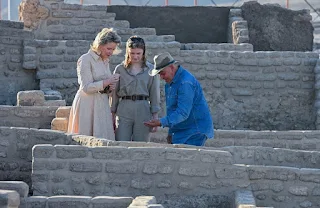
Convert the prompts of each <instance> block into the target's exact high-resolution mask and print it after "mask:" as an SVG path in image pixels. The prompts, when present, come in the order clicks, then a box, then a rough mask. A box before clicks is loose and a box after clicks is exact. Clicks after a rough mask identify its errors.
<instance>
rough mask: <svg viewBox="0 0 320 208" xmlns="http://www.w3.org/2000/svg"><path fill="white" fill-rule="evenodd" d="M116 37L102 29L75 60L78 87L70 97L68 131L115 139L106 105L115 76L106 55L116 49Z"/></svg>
mask: <svg viewBox="0 0 320 208" xmlns="http://www.w3.org/2000/svg"><path fill="white" fill-rule="evenodd" d="M120 42H121V38H120V36H119V35H118V34H117V33H116V31H114V30H113V29H109V28H104V29H102V31H101V32H99V33H98V34H97V36H96V38H95V40H94V41H93V43H92V45H91V48H90V50H89V51H88V53H86V54H84V55H82V56H81V57H80V58H79V60H78V63H77V74H78V82H79V84H80V87H79V90H78V92H77V94H76V96H75V98H74V100H73V103H72V108H71V111H70V116H69V124H68V133H77V134H82V135H89V136H95V137H100V138H106V139H110V140H114V139H115V135H114V129H113V121H112V116H111V111H110V107H109V95H108V94H109V93H110V91H112V90H114V89H115V86H116V83H117V82H118V81H119V75H112V73H111V71H110V68H109V58H110V56H111V55H112V54H113V53H114V52H115V51H116V50H119V49H118V45H119V44H120Z"/></svg>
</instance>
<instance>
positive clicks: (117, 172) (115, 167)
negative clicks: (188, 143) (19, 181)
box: [32, 145, 320, 208]
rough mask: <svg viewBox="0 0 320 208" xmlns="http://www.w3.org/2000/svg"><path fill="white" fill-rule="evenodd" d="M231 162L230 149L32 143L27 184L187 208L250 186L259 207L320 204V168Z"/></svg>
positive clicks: (45, 191)
mask: <svg viewBox="0 0 320 208" xmlns="http://www.w3.org/2000/svg"><path fill="white" fill-rule="evenodd" d="M232 163H233V161H232V156H231V154H230V153H229V152H225V151H215V150H203V149H202V150H195V149H173V148H120V147H94V148H88V147H84V146H70V145H69V146H66V145H56V146H52V145H37V146H35V147H34V148H33V173H32V184H33V189H34V195H38V196H39V195H61V194H62V195H72V194H76V195H89V196H96V195H99V194H107V195H110V196H113V195H117V196H125V195H131V196H132V195H133V196H136V195H154V196H156V198H157V200H158V201H159V203H161V204H163V206H165V207H174V204H173V203H174V200H177V199H179V198H180V199H181V201H182V202H183V203H184V204H183V205H184V206H183V207H186V208H188V207H201V204H195V202H194V201H196V203H200V202H202V203H204V202H203V200H207V201H206V203H210V202H211V203H212V204H209V206H218V207H225V208H227V207H231V204H229V203H230V202H231V199H232V196H231V195H232V194H233V193H234V191H235V190H236V189H239V188H240V187H241V188H244V189H252V190H253V193H254V195H255V197H256V199H257V205H259V206H274V207H285V208H289V207H294V206H296V205H298V204H300V205H301V206H303V204H306V203H307V204H311V206H314V207H317V206H319V205H320V204H319V200H318V197H319V194H320V193H319V187H318V178H319V176H320V171H319V169H298V168H288V167H272V166H270V167H268V166H251V165H233V164H232ZM201 196H202V198H201ZM208 196H211V197H213V196H216V198H215V200H211V201H210V200H208ZM206 197H207V198H206ZM191 202H194V203H193V204H192V205H191ZM194 205H196V206H194ZM207 205H208V204H207Z"/></svg>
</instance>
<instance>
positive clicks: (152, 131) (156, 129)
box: [150, 127, 158, 133]
mask: <svg viewBox="0 0 320 208" xmlns="http://www.w3.org/2000/svg"><path fill="white" fill-rule="evenodd" d="M157 131H158V127H153V128H151V131H150V132H151V133H155V132H157Z"/></svg>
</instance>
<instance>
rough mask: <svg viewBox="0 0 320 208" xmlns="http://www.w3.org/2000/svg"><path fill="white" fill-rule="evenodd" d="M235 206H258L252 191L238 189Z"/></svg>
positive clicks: (238, 207) (254, 207) (253, 207)
mask: <svg viewBox="0 0 320 208" xmlns="http://www.w3.org/2000/svg"><path fill="white" fill-rule="evenodd" d="M234 204H235V208H256V201H255V198H254V196H253V193H252V191H249V190H238V191H236V192H235V203H234Z"/></svg>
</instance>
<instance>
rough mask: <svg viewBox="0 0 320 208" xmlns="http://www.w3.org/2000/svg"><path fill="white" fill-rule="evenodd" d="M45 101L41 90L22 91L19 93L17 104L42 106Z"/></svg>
mask: <svg viewBox="0 0 320 208" xmlns="http://www.w3.org/2000/svg"><path fill="white" fill-rule="evenodd" d="M44 102H45V99H44V93H43V92H42V91H41V90H31V91H20V92H18V94H17V106H42V105H43V104H44Z"/></svg>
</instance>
